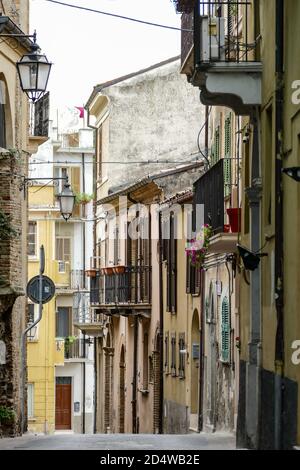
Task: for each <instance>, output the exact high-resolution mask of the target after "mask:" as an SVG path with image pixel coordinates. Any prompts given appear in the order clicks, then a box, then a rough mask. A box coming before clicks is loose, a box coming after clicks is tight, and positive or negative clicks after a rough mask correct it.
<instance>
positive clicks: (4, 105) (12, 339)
mask: <svg viewBox="0 0 300 470" xmlns="http://www.w3.org/2000/svg"><path fill="white" fill-rule="evenodd" d="M0 11H1V14H2V16H1V17H0V23H1V28H2V29H1V33H3V34H22V33H24V34H28V22H29V19H28V16H29V2H28V1H27V0H24V1H23V0H22V2H20V1H5V0H4V1H3V2H1V7H0ZM30 46H31V41H30V40H29V39H27V38H16V37H12V38H10V37H7V38H6V37H5V38H4V37H3V38H2V41H1V45H0V96H1V103H0V134H1V137H0V147H1V148H0V218H1V222H0V225H1V229H0V260H1V261H0V409H1V415H3V414H7V413H8V414H9V416H10V418H9V419H6V420H3V419H2V420H1V425H0V431H1V433H2V434H8V435H17V434H20V433H21V432H22V430H21V423H22V418H21V402H22V398H23V403H24V404H25V402H26V400H25V393H23V392H24V391H23V390H22V386H21V384H22V381H21V376H22V372H23V373H26V372H25V370H23V369H22V357H21V353H20V351H21V336H22V331H23V330H24V328H25V324H26V321H25V320H26V302H25V288H26V279H27V259H26V255H27V199H26V191H25V190H24V188H22V183H23V182H24V178H25V177H26V175H27V165H28V158H29V156H30V153H32V152H33V151H34V150H35V149H36V148H37V147H36V145H37V144H38V143H39V138H34V136H29V132H28V127H29V120H28V117H29V109H28V102H27V98H26V95H25V94H23V92H22V90H21V88H20V84H19V79H18V77H17V69H16V65H15V64H16V62H17V61H18V60H20V58H21V57H22V56H23V55H24V54H26V53H28V52H29V51H30ZM24 408H26V407H25V406H24ZM25 422H26V419H25V414H24V423H25Z"/></svg>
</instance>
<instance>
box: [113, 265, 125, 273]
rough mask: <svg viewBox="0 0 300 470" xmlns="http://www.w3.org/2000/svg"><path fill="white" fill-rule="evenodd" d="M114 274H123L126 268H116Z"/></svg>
mask: <svg viewBox="0 0 300 470" xmlns="http://www.w3.org/2000/svg"><path fill="white" fill-rule="evenodd" d="M113 271H114V274H123V273H124V272H125V266H114V267H113Z"/></svg>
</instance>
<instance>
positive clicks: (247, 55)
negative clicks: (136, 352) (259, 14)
mask: <svg viewBox="0 0 300 470" xmlns="http://www.w3.org/2000/svg"><path fill="white" fill-rule="evenodd" d="M254 25H255V21H254V19H253V5H252V3H251V2H249V1H242V0H223V1H213V0H211V1H203V0H197V2H196V7H195V9H194V11H193V12H188V13H184V14H183V15H182V29H183V30H186V29H193V30H194V34H193V33H192V32H189V31H182V49H181V52H182V64H185V63H186V61H187V59H188V56H189V54H190V51H191V48H192V45H193V44H194V68H195V69H196V68H197V67H200V68H201V67H208V66H209V64H211V63H218V62H221V63H241V62H242V63H245V62H256V61H257V60H258V57H257V56H258V41H257V38H255V31H254Z"/></svg>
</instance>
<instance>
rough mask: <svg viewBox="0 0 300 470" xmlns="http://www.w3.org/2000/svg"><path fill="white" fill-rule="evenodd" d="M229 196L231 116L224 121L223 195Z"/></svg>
mask: <svg viewBox="0 0 300 470" xmlns="http://www.w3.org/2000/svg"><path fill="white" fill-rule="evenodd" d="M230 194H231V115H230V116H229V117H228V118H227V119H226V121H225V158H224V195H225V197H226V196H230Z"/></svg>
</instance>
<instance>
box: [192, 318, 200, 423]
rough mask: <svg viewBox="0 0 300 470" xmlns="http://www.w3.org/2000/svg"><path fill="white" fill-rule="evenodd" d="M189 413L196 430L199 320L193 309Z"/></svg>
mask: <svg viewBox="0 0 300 470" xmlns="http://www.w3.org/2000/svg"><path fill="white" fill-rule="evenodd" d="M191 342H192V344H191V352H192V361H191V414H190V428H191V429H193V430H197V431H198V413H199V371H200V322H199V313H198V310H197V309H196V310H194V314H193V319H192V333H191Z"/></svg>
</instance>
